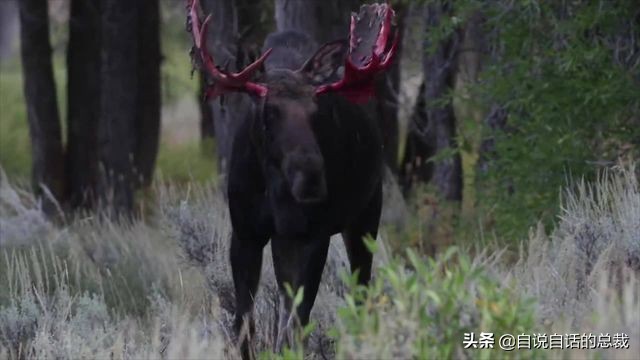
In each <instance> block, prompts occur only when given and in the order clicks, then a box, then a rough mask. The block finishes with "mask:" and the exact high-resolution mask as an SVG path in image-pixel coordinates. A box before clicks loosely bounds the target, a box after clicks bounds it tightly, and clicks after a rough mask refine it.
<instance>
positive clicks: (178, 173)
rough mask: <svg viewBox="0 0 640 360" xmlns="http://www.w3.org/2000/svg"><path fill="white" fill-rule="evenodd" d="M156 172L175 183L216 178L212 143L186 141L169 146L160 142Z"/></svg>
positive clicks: (199, 181) (200, 181) (206, 180)
mask: <svg viewBox="0 0 640 360" xmlns="http://www.w3.org/2000/svg"><path fill="white" fill-rule="evenodd" d="M156 174H157V176H158V177H160V178H162V179H164V180H170V181H172V182H177V183H188V182H198V183H206V182H209V181H212V180H215V179H216V178H217V176H216V175H217V163H216V157H215V154H214V152H213V144H199V143H195V142H192V143H186V144H180V145H174V146H171V147H169V146H168V145H167V144H161V145H160V150H159V152H158V161H157V164H156Z"/></svg>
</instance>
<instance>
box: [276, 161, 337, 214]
mask: <svg viewBox="0 0 640 360" xmlns="http://www.w3.org/2000/svg"><path fill="white" fill-rule="evenodd" d="M285 174H287V178H288V180H289V185H290V186H291V195H292V196H293V198H294V199H295V200H296V201H297V202H299V203H302V204H311V203H317V202H320V201H322V200H324V199H325V198H326V197H327V183H326V180H325V176H324V166H323V161H322V157H321V156H318V155H316V154H313V153H311V154H309V153H306V154H305V153H294V154H290V156H288V157H287V159H286V161H285Z"/></svg>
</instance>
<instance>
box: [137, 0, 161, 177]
mask: <svg viewBox="0 0 640 360" xmlns="http://www.w3.org/2000/svg"><path fill="white" fill-rule="evenodd" d="M135 4H136V5H137V8H138V11H137V16H138V19H137V23H138V24H137V33H138V39H137V46H138V55H137V56H138V63H137V75H138V78H137V105H136V107H137V115H136V123H135V129H136V131H135V136H136V142H135V156H134V159H135V172H136V175H137V179H136V185H138V186H149V185H150V184H151V180H152V178H153V170H154V168H155V162H156V157H157V155H158V144H159V140H160V64H161V51H160V2H159V0H144V1H136V2H135Z"/></svg>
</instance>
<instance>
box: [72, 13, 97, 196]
mask: <svg viewBox="0 0 640 360" xmlns="http://www.w3.org/2000/svg"><path fill="white" fill-rule="evenodd" d="M101 2H102V1H101V0H94V1H86V0H72V1H71V14H70V17H69V46H68V48H67V74H68V80H67V101H68V114H67V125H68V126H67V152H66V170H67V175H66V177H67V189H68V196H69V199H68V200H69V203H70V205H71V207H72V208H77V207H83V208H88V207H92V206H93V201H94V200H95V195H96V193H95V192H96V185H97V180H98V146H97V144H98V124H99V119H100V86H101V81H100V79H101V77H100V69H101V59H100V53H101V50H100V49H101V41H100V38H101V32H100V28H101V16H100V10H101Z"/></svg>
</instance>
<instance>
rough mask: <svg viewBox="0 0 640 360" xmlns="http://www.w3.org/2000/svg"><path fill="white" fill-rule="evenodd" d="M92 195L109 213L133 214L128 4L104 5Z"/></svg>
mask: <svg viewBox="0 0 640 360" xmlns="http://www.w3.org/2000/svg"><path fill="white" fill-rule="evenodd" d="M101 54H102V57H101V84H102V91H101V97H100V99H101V102H100V123H99V126H98V129H99V131H98V146H99V150H98V156H99V160H100V166H101V174H100V179H99V187H98V192H99V194H100V196H101V198H102V200H103V201H104V202H106V203H107V204H109V205H110V206H111V208H112V210H113V211H112V212H113V213H115V214H122V213H127V212H130V211H131V210H132V209H133V190H134V173H133V165H134V154H135V151H136V141H135V138H136V116H137V114H138V112H137V106H138V82H139V79H138V56H139V55H138V14H137V7H136V6H132V5H131V2H130V1H128V0H104V7H103V11H102V51H101Z"/></svg>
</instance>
